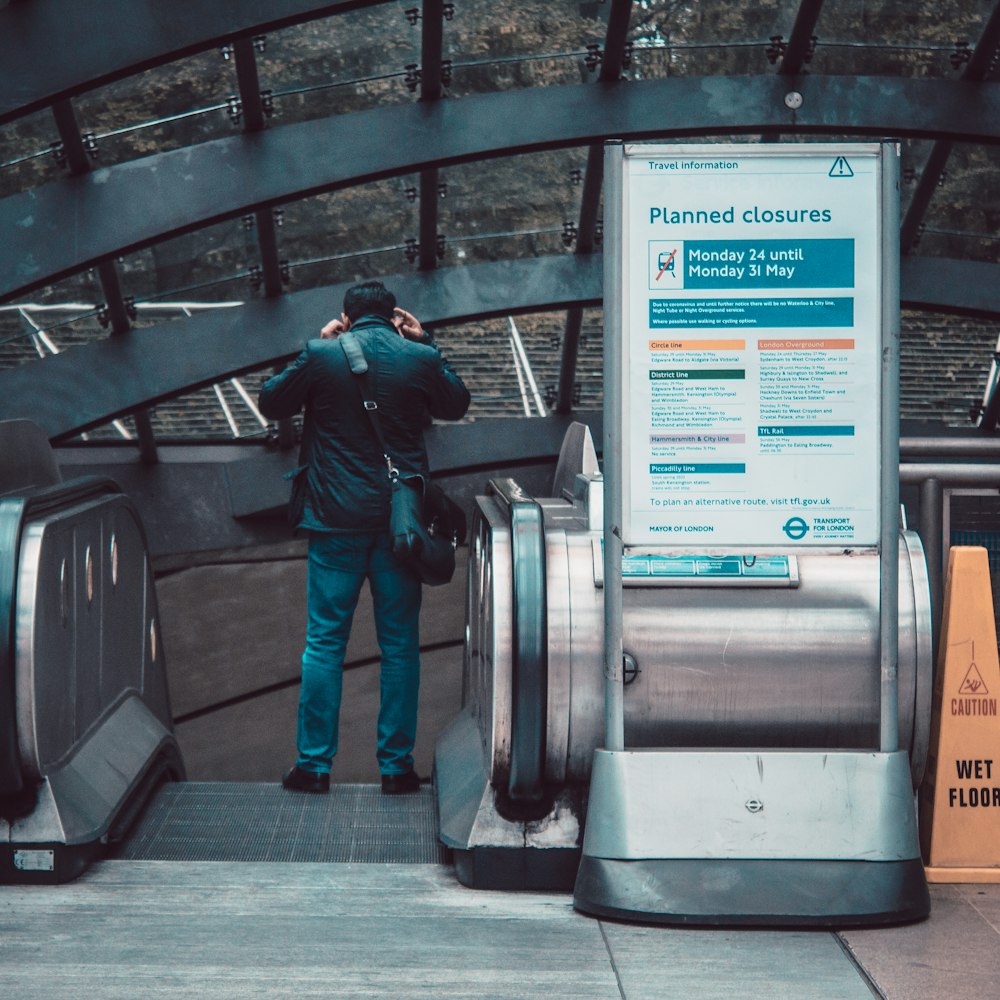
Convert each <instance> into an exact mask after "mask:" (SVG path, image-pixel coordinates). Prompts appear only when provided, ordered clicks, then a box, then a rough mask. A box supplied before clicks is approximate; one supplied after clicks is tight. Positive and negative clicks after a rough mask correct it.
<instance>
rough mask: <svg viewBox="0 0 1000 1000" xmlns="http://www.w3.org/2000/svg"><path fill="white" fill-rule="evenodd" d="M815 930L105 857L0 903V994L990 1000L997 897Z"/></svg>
mask: <svg viewBox="0 0 1000 1000" xmlns="http://www.w3.org/2000/svg"><path fill="white" fill-rule="evenodd" d="M931 895H932V900H933V911H932V915H931V918H930V919H929V920H928V921H925V922H924V923H921V924H915V925H911V926H906V927H897V928H882V929H878V930H859V931H849V932H845V933H843V934H840V935H838V934H833V933H830V932H827V931H809V930H801V931H800V930H784V931H772V930H743V929H741V930H726V929H715V930H704V929H686V928H685V929H675V928H666V927H645V926H635V925H630V924H624V923H613V922H607V921H598V920H595V919H593V918H590V917H586V916H583V915H581V914H578V913H576V912H575V911H574V910H573V908H572V905H571V900H570V898H569V897H568V896H567V895H564V894H555V893H501V892H487V891H474V890H470V889H465V888H463V887H462V886H460V885H459V884H458V883H457V882H456V880H455V878H454V875H453V873H452V870H451V869H450V868H449V867H447V866H445V865H429V864H329V863H312V864H308V863H307V864H295V863H284V864H266V863H233V862H163V861H105V862H102V863H100V864H98V865H96V866H95V867H94V868H92V869H91V870H90V871H89V872H88V873H86V874H85V875H84V876H83V877H82V878H80V879H79V880H78V881H77V882H75V883H72V884H70V885H65V886H44V887H34V886H33V887H13V886H7V887H4V888H3V889H2V891H0V996H2V997H9V998H11V1000H15V998H16V1000H57V998H58V1000H78V998H81V997H88V998H94V1000H119V998H121V1000H126V998H127V1000H144V998H147V997H149V998H155V997H198V998H199V1000H215V998H237V997H238V998H242V997H254V998H284V997H351V998H368V997H378V998H385V1000H395V998H399V1000H403V998H406V1000H411V998H413V997H417V996H426V997H434V998H437V997H441V998H466V1000H479V998H490V1000H521V998H526V1000H527V998H537V997H544V998H546V1000H556V998H566V1000H582V998H601V1000H744V998H746V1000H770V998H786V997H787V998H793V1000H869V998H870V997H872V996H873V995H874V996H881V997H885V998H887V1000H970V998H973V997H977V998H978V997H984V998H986V997H990V998H992V997H996V996H1000V886H983V887H975V886H932V888H931Z"/></svg>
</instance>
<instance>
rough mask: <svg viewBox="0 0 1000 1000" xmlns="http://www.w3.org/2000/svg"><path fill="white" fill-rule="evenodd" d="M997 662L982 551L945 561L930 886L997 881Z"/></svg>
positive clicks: (927, 854) (930, 790) (926, 839)
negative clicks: (946, 569) (946, 566)
mask: <svg viewBox="0 0 1000 1000" xmlns="http://www.w3.org/2000/svg"><path fill="white" fill-rule="evenodd" d="M998 706H1000V660H998V657H997V631H996V623H995V620H994V617H993V594H992V590H991V587H990V567H989V562H988V561H987V558H986V549H983V548H978V547H974V546H956V547H955V548H953V549H951V554H950V557H949V560H948V577H947V583H946V585H945V597H944V609H943V614H942V616H941V638H940V642H939V644H938V664H937V676H936V679H935V682H934V712H933V716H932V720H931V744H930V756H929V759H928V762H927V763H928V767H927V777H926V779H925V781H924V786H923V789H922V792H921V809H920V833H921V844H922V847H923V853H924V861H925V863H926V865H927V880H928V881H929V882H1000V714H998Z"/></svg>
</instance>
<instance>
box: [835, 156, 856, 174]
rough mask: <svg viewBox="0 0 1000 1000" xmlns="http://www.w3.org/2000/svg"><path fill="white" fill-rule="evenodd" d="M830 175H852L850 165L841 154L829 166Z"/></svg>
mask: <svg viewBox="0 0 1000 1000" xmlns="http://www.w3.org/2000/svg"><path fill="white" fill-rule="evenodd" d="M830 176H831V177H853V176H854V171H853V170H852V169H851V165H850V164H849V163H848V162H847V160H846V159H844V157H843V156H838V157H837V159H836V160H834V161H833V166H832V167H830Z"/></svg>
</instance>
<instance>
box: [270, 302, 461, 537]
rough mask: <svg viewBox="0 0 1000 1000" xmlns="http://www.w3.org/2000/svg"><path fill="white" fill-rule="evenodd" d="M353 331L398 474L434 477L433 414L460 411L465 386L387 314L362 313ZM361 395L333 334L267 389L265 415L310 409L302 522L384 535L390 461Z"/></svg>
mask: <svg viewBox="0 0 1000 1000" xmlns="http://www.w3.org/2000/svg"><path fill="white" fill-rule="evenodd" d="M351 329H352V332H353V333H354V334H355V336H356V337H357V340H358V342H359V343H360V345H361V348H362V350H363V351H364V354H365V358H366V360H367V361H368V366H369V367H368V381H369V388H370V391H371V393H372V395H373V396H374V399H375V401H376V403H377V404H378V413H379V418H380V420H381V424H382V431H383V434H384V436H385V440H386V446H387V448H388V449H389V452H390V457H391V458H392V460H393V463H394V465H395V466H396V468H398V469H399V470H400V472H402V473H414V474H420V475H424V476H426V475H428V467H427V453H426V450H425V448H424V440H423V431H424V428H425V427H426V426H427V425H428V424H429V423H430V420H431V418H433V417H438V418H441V419H445V420H456V419H459V418H461V417H462V416H464V414H465V411H466V410H467V409H468V405H469V393H468V390H467V389H466V388H465V385H464V384H463V383H462V381H461V379H460V378H459V377H458V376H457V375H455V373H454V372H452V371H451V369H450V368H449V367H448V365H447V363H446V362H445V361H444V360H443V359H442V357H441V355H440V354H439V353H438V351H437V348H435V347H433V346H431V345H429V344H420V343H414V342H413V341H410V340H407V339H405V338H404V337H401V336H400V335H399V333H398V332H397V331H396V329H395V328H394V327H393V326H391V325H390V324H388V323H387V322H386V321H385V320H382V319H380V318H379V317H375V316H366V317H362V318H360V319H359V320H358V321H357V322H356V323H354V324H353V326H352V328H351ZM361 392H362V390H361V385H360V379H359V377H358V376H356V375H354V374H353V373H352V372H351V370H350V367H349V365H348V362H347V358H346V356H345V354H344V351H343V348H342V347H341V344H340V342H339V340H336V339H329V340H310V341H309V343H308V344H307V345H306V349H305V351H303V353H302V354H301V355H300V356H299V358H298V359H297V360H296V361H295V363H294V364H293V365H292V366H290V367H289V368H288V369H286V370H285V371H284V372H282V373H281V374H280V375H276V376H275V377H274V378H272V379H270V380H269V381H268V382H267V383H266V384H265V386H264V388H263V390H262V392H261V396H260V407H261V411H262V412H263V413H264V415H265V416H268V417H271V418H280V417H288V416H292V415H293V414H295V413H297V412H298V410H299V409H300V408H301V407H302V406H305V407H306V422H305V427H304V430H303V443H302V455H301V464H302V465H303V466H305V467H307V469H308V471H307V473H306V475H307V490H306V510H305V515H304V517H303V521H302V524H301V526H302V527H303V528H306V529H309V530H326V531H378V530H383V529H384V528H385V527H386V525H387V523H388V514H389V487H388V479H387V476H386V466H385V461H384V460H383V458H382V450H381V447H380V445H379V442H378V439H377V438H376V436H375V434H374V431H373V430H372V426H371V421H370V419H369V417H368V414H367V413H366V412H365V410H364V408H363V406H362V395H361Z"/></svg>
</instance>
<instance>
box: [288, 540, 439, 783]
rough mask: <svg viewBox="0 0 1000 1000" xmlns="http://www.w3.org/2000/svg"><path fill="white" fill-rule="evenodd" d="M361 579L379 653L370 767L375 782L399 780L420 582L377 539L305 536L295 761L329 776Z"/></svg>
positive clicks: (409, 741) (411, 729)
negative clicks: (387, 777) (381, 777)
mask: <svg viewBox="0 0 1000 1000" xmlns="http://www.w3.org/2000/svg"><path fill="white" fill-rule="evenodd" d="M366 577H367V579H368V584H369V586H370V587H371V592H372V601H373V604H374V608H375V631H376V634H377V636H378V644H379V649H380V650H381V653H382V657H381V661H382V662H381V673H380V677H379V683H380V695H381V701H380V706H379V714H378V727H377V739H378V748H377V752H376V759H377V760H378V767H379V771H380V772H381V773H382V774H403V773H404V772H406V771H408V770H410V768H411V767H412V766H413V756H412V753H413V743H414V741H415V739H416V735H417V692H418V689H419V686H420V632H419V624H420V598H421V585H420V581H419V580H418V579H417V578H416V577H415V576H413V574H411V573H409V572H407V571H406V570H405V569H403V567H401V566H400V565H399V564H398V563H397V562H396V560H395V559H394V558H393V555H392V548H391V544H390V541H389V536H388V534H387V533H385V532H379V533H368V534H334V533H325V532H311V533H310V535H309V577H308V584H307V588H308V615H309V618H308V623H307V627H306V649H305V652H304V653H303V654H302V690H301V693H300V695H299V720H298V752H299V757H298V761H297V763H298V766H299V767H300V768H303V769H304V770H307V771H318V772H320V773H326V772H329V770H330V764H331V761H332V760H333V758H334V756H335V755H336V753H337V731H338V722H339V716H340V698H341V690H342V686H343V677H344V652H345V650H346V648H347V639H348V636H349V635H350V633H351V620H352V618H353V617H354V609H355V608H356V607H357V603H358V596H359V595H360V593H361V585H362V584H363V583H364V581H365V578H366Z"/></svg>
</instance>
